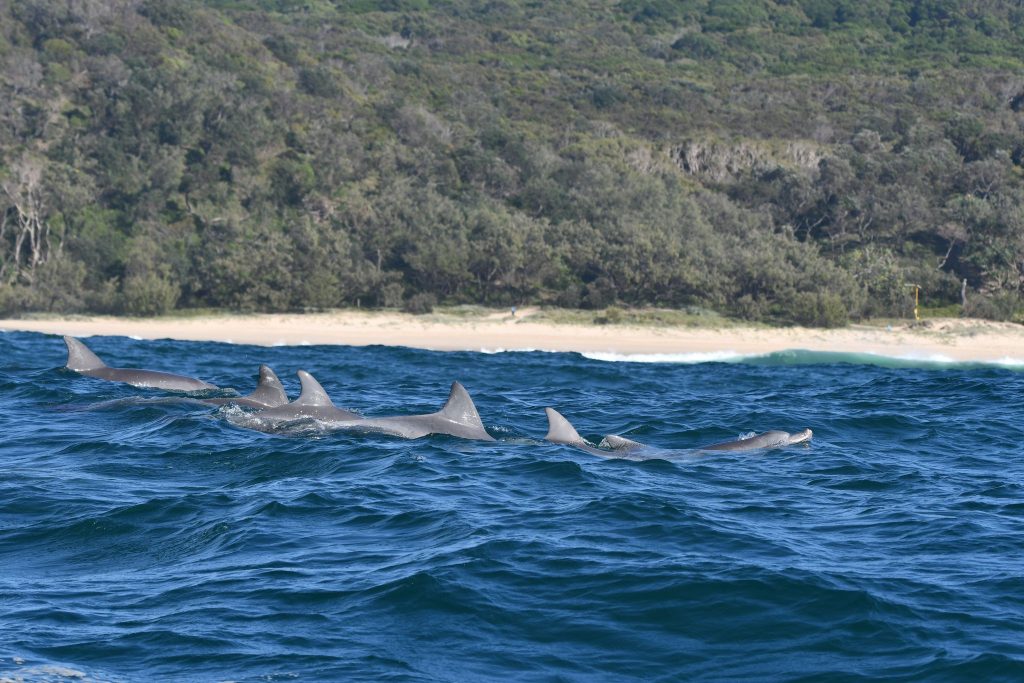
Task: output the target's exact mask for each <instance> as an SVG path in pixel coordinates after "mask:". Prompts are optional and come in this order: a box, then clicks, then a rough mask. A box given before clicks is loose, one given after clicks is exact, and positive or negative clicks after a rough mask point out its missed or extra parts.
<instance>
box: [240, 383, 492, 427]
mask: <svg viewBox="0 0 1024 683" xmlns="http://www.w3.org/2000/svg"><path fill="white" fill-rule="evenodd" d="M298 375H299V381H300V382H301V383H302V394H301V395H300V396H299V398H297V399H296V400H294V401H292V402H291V403H288V404H286V405H283V406H278V407H276V408H268V409H267V410H261V411H260V412H258V413H256V414H255V415H253V418H254V419H256V420H266V421H271V422H287V421H291V420H297V419H302V418H313V419H315V420H317V421H319V422H322V423H323V424H324V426H325V427H327V428H328V429H331V430H338V431H344V430H349V431H363V432H377V433H381V434H390V435H392V436H399V437H402V438H404V439H418V438H420V437H422V436H426V435H428V434H448V435H449V436H457V437H461V438H463V439H477V440H481V441H494V437H492V436H491V435H490V434H488V433H487V430H485V429H484V425H483V422H482V421H481V420H480V414H479V413H478V412H477V410H476V406H475V405H474V404H473V399H471V398H470V397H469V393H468V392H467V391H466V388H465V387H463V386H462V385H461V384H459V383H458V382H453V383H452V388H451V391H450V392H449V394H448V400H447V401H445V404H444V405H443V406H441V409H440V410H439V411H437V412H436V413H428V414H426V415H395V416H388V417H363V416H362V415H359V414H358V413H353V412H352V411H349V410H342V409H340V408H338V407H336V406H335V405H334V403H333V402H332V401H331V398H330V397H329V396H328V395H327V392H326V391H324V388H323V387H322V386H320V383H319V382H317V381H316V379H315V378H314V377H313V376H312V375H311V374H309V373H308V372H306V371H305V370H299V372H298Z"/></svg>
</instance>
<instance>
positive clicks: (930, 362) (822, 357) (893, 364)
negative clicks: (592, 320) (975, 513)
mask: <svg viewBox="0 0 1024 683" xmlns="http://www.w3.org/2000/svg"><path fill="white" fill-rule="evenodd" d="M581 355H582V356H583V357H584V358H589V359H590V360H597V361H604V362H609V363H676V364H684V365H685V364H690V365H692V364H698V363H747V364H750V365H761V366H771V367H778V366H786V365H835V364H838V363H845V364H849V365H875V366H879V367H886V368H956V369H961V368H986V367H998V368H1009V369H1013V370H1024V358H1011V357H1003V358H999V359H995V360H971V361H962V360H957V359H955V358H951V357H949V356H945V355H943V354H937V353H935V354H925V353H920V354H917V353H908V354H894V355H887V354H880V353H866V352H848V351H811V350H808V349H787V350H785V351H774V352H771V353H749V354H743V353H738V352H736V351H708V352H694V353H614V352H605V351H595V352H584V353H582V354H581Z"/></svg>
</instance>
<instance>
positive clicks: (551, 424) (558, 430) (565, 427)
mask: <svg viewBox="0 0 1024 683" xmlns="http://www.w3.org/2000/svg"><path fill="white" fill-rule="evenodd" d="M544 412H546V413H547V414H548V434H547V436H545V437H544V439H545V440H546V441H550V442H551V443H567V444H578V443H586V442H585V441H584V440H583V437H581V436H580V435H579V433H578V432H577V431H576V429H575V428H574V427H573V426H572V425H571V424H569V421H568V420H566V419H565V418H564V417H562V414H561V413H559V412H558V411H557V410H555V409H554V408H545V409H544Z"/></svg>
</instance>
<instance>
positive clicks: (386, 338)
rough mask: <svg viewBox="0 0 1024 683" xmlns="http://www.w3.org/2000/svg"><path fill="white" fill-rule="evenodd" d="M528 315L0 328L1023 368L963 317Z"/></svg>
mask: <svg viewBox="0 0 1024 683" xmlns="http://www.w3.org/2000/svg"><path fill="white" fill-rule="evenodd" d="M534 313H535V309H526V310H522V311H518V312H517V314H516V315H515V316H514V317H513V316H512V315H511V313H510V312H509V311H504V312H490V313H486V312H485V313H479V314H474V315H469V316H445V315H427V316H415V315H410V314H404V313H395V312H367V311H358V310H356V311H350V310H345V311H336V312H329V313H310V314H286V315H278V314H254V315H227V314H225V315H209V316H200V317H166V318H142V319H139V318H117V317H107V316H89V317H83V316H75V317H67V318H58V317H54V318H31V319H24V320H0V330H5V331H15V330H21V331H33V332H43V333H48V334H59V335H65V334H66V335H72V336H77V337H89V336H93V335H119V336H129V337H137V338H140V339H161V338H166V339H179V340H194V341H220V342H230V343H236V344H257V345H264V346H274V345H303V344H347V345H355V346H362V345H368V344H383V345H388V346H409V347H415V348H421V349H433V350H438V351H456V350H468V351H512V350H540V351H577V352H580V353H587V354H598V355H600V354H614V355H628V356H636V357H637V358H638V359H646V360H658V359H659V358H662V359H666V360H668V359H673V358H680V357H684V356H685V355H686V354H697V355H700V356H706V359H708V360H714V359H716V358H720V359H726V358H729V357H733V356H747V355H754V354H767V353H772V352H776V351H784V350H790V349H805V350H809V351H828V352H838V353H872V354H879V355H885V356H893V357H900V358H911V359H921V360H950V361H986V362H999V361H1004V362H1014V361H1018V362H1024V326H1021V325H1015V324H1012V323H997V322H989V321H981V320H969V319H957V318H949V319H933V320H930V321H928V322H927V324H926V326H914V325H912V324H910V323H909V322H908V323H899V324H893V325H852V326H850V327H847V328H842V329H829V330H826V329H810V328H802V327H780V328H766V327H736V326H723V327H714V326H711V327H686V326H652V325H640V326H628V325H621V324H614V325H599V324H564V323H554V322H550V321H538V320H536V316H535V315H533V314H534Z"/></svg>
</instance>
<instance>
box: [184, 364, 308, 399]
mask: <svg viewBox="0 0 1024 683" xmlns="http://www.w3.org/2000/svg"><path fill="white" fill-rule="evenodd" d="M199 400H200V401H201V402H202V403H208V404H211V405H218V406H223V405H229V404H233V405H240V406H246V407H247V408H260V409H263V408H276V407H277V406H283V405H284V404H285V403H288V396H287V394H285V393H284V387H283V386H282V385H281V380H279V379H278V378H277V375H275V374H274V371H273V370H271V369H270V366H267V365H261V366H260V373H259V379H258V380H257V382H256V390H255V391H253V392H252V393H251V394H249V395H248V396H227V397H215V398H203V399H199Z"/></svg>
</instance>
